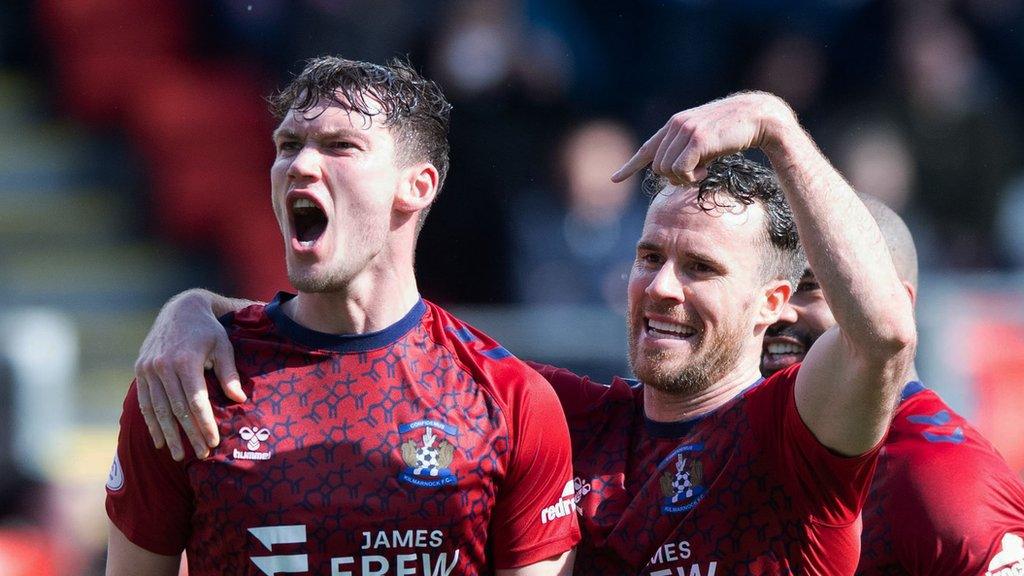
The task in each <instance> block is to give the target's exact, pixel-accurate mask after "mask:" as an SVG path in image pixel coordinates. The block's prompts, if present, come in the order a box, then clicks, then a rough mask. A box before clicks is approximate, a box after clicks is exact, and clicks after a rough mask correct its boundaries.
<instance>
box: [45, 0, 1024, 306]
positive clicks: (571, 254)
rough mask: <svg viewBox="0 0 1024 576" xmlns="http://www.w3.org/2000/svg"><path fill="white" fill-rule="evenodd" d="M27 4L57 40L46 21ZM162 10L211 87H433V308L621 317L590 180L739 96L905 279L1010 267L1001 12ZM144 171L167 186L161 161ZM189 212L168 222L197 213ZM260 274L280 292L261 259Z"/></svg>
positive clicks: (424, 271)
mask: <svg viewBox="0 0 1024 576" xmlns="http://www.w3.org/2000/svg"><path fill="white" fill-rule="evenodd" d="M42 4H43V5H44V9H43V10H41V12H42V13H43V14H44V16H46V15H47V14H49V17H50V18H53V19H57V20H59V19H60V17H61V11H62V10H65V6H67V4H66V3H63V2H43V3H42ZM97 4H102V2H97ZM47 6H48V8H47ZM181 6H183V7H182V8H176V10H179V11H180V14H177V15H176V16H175V18H177V19H178V20H182V19H183V20H185V21H187V23H188V25H189V30H190V32H189V34H188V38H187V42H186V43H187V54H185V55H182V56H181V58H184V59H187V61H188V62H189V63H190V64H194V63H197V62H199V63H206V66H208V68H209V71H210V73H211V74H214V75H215V74H217V71H218V70H224V69H225V68H226V67H228V65H229V64H230V65H232V66H233V69H234V70H254V71H257V72H256V74H255V75H254V78H257V79H258V82H254V83H252V84H249V85H246V86H262V87H263V89H264V93H266V92H269V91H270V90H271V89H272V88H273V87H274V86H277V85H280V84H281V83H282V82H283V79H285V78H287V76H288V75H289V74H291V73H294V72H295V71H297V70H298V69H299V67H300V66H301V61H302V60H303V59H304V58H307V57H309V56H311V55H315V54H323V53H334V54H340V55H344V56H347V57H351V58H355V59H364V60H371V61H377V62H382V61H384V60H386V59H388V58H391V57H395V56H405V55H407V56H409V57H410V59H411V60H412V62H413V63H414V64H415V65H416V66H418V67H419V68H421V69H423V70H424V71H425V72H426V74H427V75H428V76H430V77H432V78H435V79H437V80H438V81H440V82H441V84H442V85H443V87H444V88H445V90H446V92H447V93H448V95H449V97H450V99H451V100H452V102H453V103H454V105H455V111H454V113H453V122H452V134H451V142H452V166H453V170H452V174H451V176H450V178H449V180H448V183H447V185H446V187H445V191H444V193H443V195H442V197H441V201H440V204H439V206H438V208H437V209H436V210H434V211H433V212H432V215H431V219H430V222H429V224H428V226H427V227H426V229H425V231H424V233H423V241H422V242H421V245H420V249H419V262H418V263H419V267H418V272H419V276H420V280H421V283H422V289H423V292H424V293H425V294H427V295H429V296H431V297H433V298H434V299H436V300H439V301H441V302H446V303H584V304H603V305H607V306H608V307H610V308H611V309H613V310H617V309H620V308H621V306H622V300H623V298H624V292H623V290H621V286H622V283H623V275H624V274H625V273H626V272H627V271H628V266H629V261H630V259H631V255H632V246H631V241H630V238H633V237H635V235H636V232H637V230H638V229H639V227H640V226H641V223H642V214H643V210H644V202H645V200H644V199H643V198H642V195H641V194H640V192H639V185H638V184H637V183H636V182H634V183H633V187H632V189H629V190H627V189H625V188H623V187H616V186H611V185H609V182H608V179H607V176H608V175H609V174H610V173H611V172H612V171H613V170H614V168H616V167H617V166H618V165H619V164H621V163H622V161H623V160H624V159H626V158H628V156H629V155H630V153H631V151H632V150H634V149H635V147H636V146H638V144H639V143H640V142H641V141H642V138H645V137H647V136H648V135H649V134H650V133H652V132H653V131H654V130H655V129H656V128H657V127H658V126H660V125H661V124H662V123H663V122H664V121H665V119H666V118H667V117H668V116H669V115H670V114H672V113H673V112H676V111H679V110H682V109H684V108H687V107H690V106H694V105H698V104H700V103H703V102H705V101H708V100H710V99H713V98H716V97H721V96H724V95H726V94H729V93H731V92H734V91H737V90H750V89H760V90H767V91H771V92H774V93H776V94H778V95H780V96H782V97H783V98H785V99H786V100H787V101H788V102H789V103H790V104H791V105H792V106H793V108H794V109H795V110H796V111H797V112H798V114H799V115H800V118H801V120H802V122H803V123H804V125H805V126H806V127H807V128H808V129H809V130H810V131H811V132H812V133H813V134H814V135H815V137H816V138H817V139H818V140H819V142H821V143H822V146H823V147H825V148H826V153H827V154H828V155H829V156H830V157H831V158H832V159H833V160H834V161H835V162H836V163H837V164H838V165H839V167H840V168H841V170H842V171H843V173H844V174H846V176H847V177H848V178H849V179H850V180H851V181H852V182H853V184H854V185H855V186H856V187H857V188H858V189H860V190H862V191H864V192H869V193H872V194H874V195H877V196H879V197H881V198H883V199H884V200H885V201H886V202H887V203H889V204H890V205H891V206H892V207H893V208H895V209H897V210H898V211H899V212H900V213H901V214H903V215H904V216H905V217H906V219H907V220H908V221H909V222H910V223H911V224H912V227H913V231H914V233H915V235H916V237H917V238H918V242H919V245H920V246H921V253H922V254H921V256H922V263H923V266H924V267H925V269H926V270H928V269H932V270H934V269H969V270H987V269H1013V268H1021V267H1024V226H1020V225H1019V224H1020V223H1021V222H1022V214H1024V170H1022V166H1024V164H1022V163H1021V161H1020V160H1021V154H1022V132H1021V113H1022V110H1021V103H1022V102H1024V98H1022V97H1021V96H1022V94H1024V67H1022V66H1020V65H1019V64H1020V62H1022V61H1024V34H1021V33H1020V30H1021V29H1022V26H1024V2H1022V1H1021V0H959V1H953V0H884V1H867V0H771V1H769V0H637V1H635V2H620V3H593V2H584V1H582V0H459V1H449V2H416V1H412V0H345V1H338V0H206V1H202V2H198V1H194V2H190V3H183V4H182V5H181ZM44 20H45V18H44ZM108 20H109V18H108ZM50 29H51V30H52V29H54V26H50ZM76 33H77V32H76ZM65 36H67V35H66V34H65ZM179 36H180V34H179ZM57 37H58V38H59V36H57ZM149 37H152V34H150V35H147V38H149ZM76 48H77V46H76ZM76 53H77V50H72V49H65V50H60V49H56V50H54V52H53V54H52V57H53V59H54V60H56V61H60V60H61V59H64V60H75V59H76V55H75V54H76ZM57 67H58V69H59V68H60V65H59V64H58V66H57ZM58 77H59V73H58ZM65 77H66V76H65ZM235 96H238V95H237V94H235ZM242 96H243V97H245V98H247V99H249V101H250V102H254V101H257V94H244V95H242ZM173 101H174V102H177V101H178V100H173ZM134 115H135V116H139V115H140V114H139V113H135V114H134ZM150 116H153V114H150ZM136 122H137V123H139V122H141V123H142V125H143V126H146V127H148V126H149V124H150V123H151V122H152V121H151V120H150V119H149V117H143V118H142V120H138V121H136ZM263 127H264V126H263V125H261V126H260V129H262V128H263ZM161 141H165V140H161ZM268 142H269V140H268V141H267V143H264V144H266V148H267V151H268V153H269V148H270V146H269V143H268ZM189 153H190V154H193V155H196V154H198V155H200V156H201V155H202V151H201V150H198V151H197V150H190V151H189ZM248 157H250V158H252V160H251V163H252V164H254V165H255V166H246V167H245V169H246V170H255V172H253V173H254V174H257V175H259V174H265V168H266V162H267V161H268V160H267V158H266V157H265V155H261V154H249V156H248ZM231 161H232V162H233V163H236V164H237V163H238V162H239V160H238V159H237V158H232V159H231ZM196 162H199V160H191V161H189V163H190V164H195V163H196ZM153 164H154V167H153V168H152V170H153V171H154V172H156V173H159V172H160V171H161V170H163V171H165V172H166V171H168V170H167V168H166V167H167V166H168V165H169V164H168V163H167V162H166V161H165V160H164V159H163V157H161V156H158V157H157V160H155V161H154V163H153ZM218 165H223V163H221V164H218ZM203 170H205V172H201V173H198V174H195V175H194V176H192V179H193V180H195V181H197V182H203V186H208V184H207V183H206V182H204V175H210V177H221V179H222V180H223V179H224V178H223V176H224V174H216V171H217V170H218V168H217V167H207V168H203ZM183 171H184V170H182V169H178V168H176V167H175V168H174V169H172V170H170V172H173V173H174V177H176V178H177V181H175V182H174V184H173V186H174V190H175V191H176V192H175V194H174V197H176V198H180V197H182V196H183V194H182V192H180V191H181V190H183V189H187V187H188V183H187V182H181V180H182V178H184V176H182V175H181V174H180V173H181V172H183ZM229 176H230V174H229ZM238 178H241V176H239V177H238ZM252 182H253V186H258V182H259V181H258V180H256V179H255V178H254V179H252ZM199 190H201V192H200V194H205V193H206V190H207V188H206V187H200V188H199ZM251 201H252V202H253V203H254V204H259V205H261V206H262V205H263V204H265V196H264V195H263V194H262V191H261V193H260V194H255V195H252V196H251ZM195 205H196V202H195V201H192V200H190V201H189V202H188V203H185V202H179V204H173V203H172V204H170V206H177V210H179V211H181V210H188V209H190V208H189V207H191V209H192V210H202V209H201V208H196V207H195ZM154 206H155V207H156V208H157V209H160V208H161V206H163V205H162V204H161V203H160V202H155V203H154ZM204 213H205V211H204ZM188 230H189V231H190V232H193V233H194V232H196V231H200V232H201V231H203V230H205V229H204V228H201V227H200V228H189V229H188ZM171 236H174V234H173V233H172V234H171ZM179 236H180V235H179ZM274 241H277V240H274ZM193 243H194V242H193ZM251 244H253V242H250V241H249V240H245V241H241V240H240V241H238V242H235V243H234V244H230V243H229V244H228V246H234V247H233V248H228V250H229V251H231V250H234V251H236V253H237V251H238V250H241V248H239V246H244V245H251ZM247 257H252V258H257V259H256V260H248V261H247V264H248V265H252V263H253V262H259V260H258V253H257V254H248V255H247ZM265 258H266V261H267V262H268V266H274V267H275V268H274V270H275V273H276V274H277V275H276V276H273V278H275V279H276V278H281V277H283V274H281V273H280V271H278V270H277V268H279V267H280V264H279V263H278V264H275V262H279V261H280V260H279V258H278V255H277V254H272V255H269V256H265ZM241 274H242V275H243V276H244V271H242V272H241ZM230 280H231V278H228V281H227V282H226V283H225V287H234V288H235V289H236V290H240V291H241V292H243V293H245V294H246V295H248V296H252V297H263V298H266V297H268V296H269V294H272V292H273V290H276V289H279V288H281V286H270V287H262V286H259V287H258V286H255V285H254V283H255V282H257V281H264V282H265V281H266V277H261V278H255V279H252V281H241V282H236V283H235V284H234V285H232V284H231V282H230ZM236 280H237V279H236Z"/></svg>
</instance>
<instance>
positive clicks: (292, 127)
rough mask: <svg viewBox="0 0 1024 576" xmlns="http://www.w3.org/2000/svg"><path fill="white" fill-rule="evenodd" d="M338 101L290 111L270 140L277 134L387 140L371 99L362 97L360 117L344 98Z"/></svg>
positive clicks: (378, 109) (378, 110) (381, 116)
mask: <svg viewBox="0 0 1024 576" xmlns="http://www.w3.org/2000/svg"><path fill="white" fill-rule="evenodd" d="M337 100H338V101H333V100H328V99H326V98H321V99H320V100H319V101H318V102H317V103H316V105H314V106H313V107H311V108H309V109H308V110H294V109H293V110H290V111H288V113H287V114H286V115H285V117H284V118H282V119H281V122H280V123H279V124H278V126H277V128H276V129H275V130H274V137H275V138H277V137H279V136H281V135H303V136H307V135H316V134H331V133H336V132H348V133H356V134H360V133H361V134H363V135H364V136H366V137H385V138H387V137H390V130H389V129H388V128H387V127H386V126H385V125H384V114H382V113H381V112H382V106H381V104H380V103H379V102H378V101H377V100H375V99H373V98H372V97H369V96H368V97H366V98H365V108H366V110H367V111H368V112H370V114H369V115H368V114H364V113H362V112H360V111H359V110H357V109H355V108H352V107H350V106H349V105H348V102H347V101H346V100H345V98H344V96H341V95H339V96H338V99H337Z"/></svg>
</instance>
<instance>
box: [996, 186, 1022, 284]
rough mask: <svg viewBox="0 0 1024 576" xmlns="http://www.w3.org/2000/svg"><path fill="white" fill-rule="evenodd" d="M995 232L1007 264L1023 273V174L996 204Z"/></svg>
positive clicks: (1006, 189)
mask: <svg viewBox="0 0 1024 576" xmlns="http://www.w3.org/2000/svg"><path fill="white" fill-rule="evenodd" d="M998 213H999V219H998V221H997V222H996V232H997V234H998V237H999V246H1000V250H1001V253H1002V254H1003V255H1004V256H1005V257H1006V261H1007V264H1009V265H1010V266H1012V267H1014V268H1016V269H1017V270H1020V271H1024V174H1021V175H1018V176H1017V177H1016V178H1015V179H1014V180H1013V181H1012V182H1010V184H1009V185H1008V186H1007V187H1006V188H1005V189H1004V190H1003V193H1002V196H1001V197H1000V199H999V204H998Z"/></svg>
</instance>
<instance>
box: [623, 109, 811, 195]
mask: <svg viewBox="0 0 1024 576" xmlns="http://www.w3.org/2000/svg"><path fill="white" fill-rule="evenodd" d="M793 126H797V127H798V124H797V123H796V116H795V115H794V114H793V111H792V110H791V109H790V108H789V106H788V105H786V103H785V102H783V101H782V100H781V99H780V98H778V97H776V96H773V95H771V94H767V93H764V92H745V93H740V94H734V95H732V96H729V97H727V98H722V99H721V100H715V101H713V102H709V103H708V104H705V105H703V106H699V107H697V108H691V109H689V110H684V111H682V112H679V113H677V114H675V115H673V116H672V117H671V118H669V121H668V123H666V124H665V125H664V126H662V128H661V130H658V131H657V132H656V133H655V134H654V136H652V137H651V138H650V139H649V140H647V142H644V144H643V145H642V146H641V147H640V149H639V150H637V152H636V154H634V155H633V157H632V158H630V159H629V160H628V161H627V162H626V163H625V164H624V165H623V166H622V168H619V170H618V171H617V172H616V173H615V174H613V175H612V180H613V181H615V182H622V181H623V180H625V179H626V178H629V177H630V176H632V175H633V174H635V173H637V172H638V171H640V170H642V169H643V168H644V167H645V166H647V165H648V164H650V165H651V169H652V170H653V171H654V172H655V173H656V174H660V175H662V176H665V177H667V178H668V179H669V181H670V182H671V183H672V184H674V185H677V186H678V185H693V184H696V183H698V182H700V181H701V180H703V179H704V178H705V177H706V176H707V169H706V168H705V166H706V165H707V164H708V163H709V162H711V161H712V160H714V159H716V158H718V157H720V156H724V155H726V154H732V153H733V152H739V151H742V150H746V149H748V148H760V147H763V146H765V145H766V144H770V143H771V141H772V140H773V138H774V137H775V136H776V134H777V133H778V132H779V130H780V129H781V128H784V127H785V128H790V127H793Z"/></svg>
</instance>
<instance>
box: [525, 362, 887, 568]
mask: <svg viewBox="0 0 1024 576" xmlns="http://www.w3.org/2000/svg"><path fill="white" fill-rule="evenodd" d="M534 367H539V366H538V365H534ZM539 368H541V370H540V371H541V373H542V374H544V376H545V377H546V378H547V379H548V381H549V382H551V383H552V385H553V386H554V387H555V391H556V392H557V393H558V395H559V398H560V400H561V401H562V405H563V407H564V409H565V411H566V417H567V418H568V420H569V432H570V435H571V437H572V439H573V455H574V456H573V468H574V474H575V475H576V479H575V485H576V500H577V506H578V508H579V511H580V514H581V520H580V523H581V526H582V528H583V541H582V542H581V543H580V546H579V547H578V548H577V556H576V573H577V574H649V575H652V576H733V575H741V574H827V575H829V576H834V575H839V574H852V573H853V571H854V569H855V567H856V565H857V558H858V553H859V544H860V521H859V514H860V511H861V507H862V505H863V501H864V498H865V497H866V495H867V490H868V482H869V480H870V479H871V475H872V473H873V471H874V466H875V462H876V459H877V455H878V449H877V448H876V449H875V450H872V451H870V452H868V453H867V454H864V455H862V456H858V457H854V458H845V457H841V456H837V455H836V454H834V453H833V452H831V451H829V450H828V449H827V448H826V447H824V446H823V445H821V444H820V443H819V442H818V441H817V440H816V439H815V438H814V436H813V435H812V433H811V431H810V430H809V429H808V428H807V426H806V425H805V424H804V422H803V420H801V419H800V415H799V414H798V413H797V410H796V401H795V398H794V393H793V386H794V382H795V380H796V373H797V372H796V371H797V368H796V367H793V368H790V369H787V370H784V371H782V372H779V373H778V374H776V375H774V376H772V377H771V378H768V379H767V380H763V381H759V382H757V383H755V384H754V385H753V386H751V387H750V388H748V389H747V390H746V391H745V392H744V393H742V394H740V395H738V396H737V397H736V398H734V399H732V400H731V401H730V402H728V403H727V404H725V405H723V406H722V407H720V408H718V409H717V410H715V411H713V412H712V413H710V414H707V415H705V416H702V417H700V418H697V419H693V420H689V421H684V422H676V423H658V422H654V421H651V420H648V419H647V418H646V417H645V416H644V407H643V387H642V385H640V384H637V383H635V382H630V381H627V380H622V379H615V380H613V382H612V384H611V385H610V386H604V385H601V384H596V383H594V382H591V381H590V380H588V379H586V378H581V377H579V376H577V375H575V374H573V373H571V372H569V371H567V370H559V369H556V368H551V367H539Z"/></svg>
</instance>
